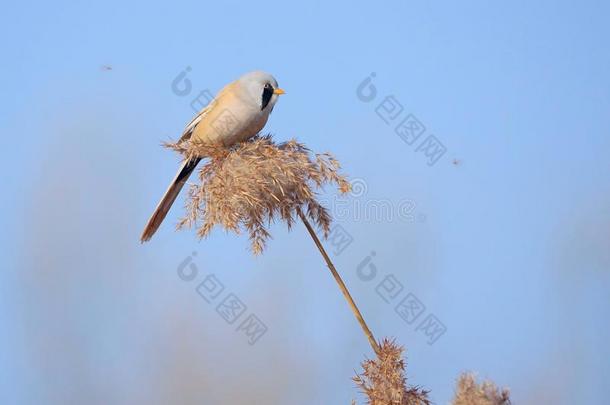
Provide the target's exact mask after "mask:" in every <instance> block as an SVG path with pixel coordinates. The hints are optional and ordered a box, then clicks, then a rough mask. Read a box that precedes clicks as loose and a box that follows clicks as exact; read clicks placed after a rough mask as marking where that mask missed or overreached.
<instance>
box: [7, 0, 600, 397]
mask: <svg viewBox="0 0 610 405" xmlns="http://www.w3.org/2000/svg"><path fill="white" fill-rule="evenodd" d="M609 12H610V6H608V4H607V3H604V2H601V1H600V2H596V1H588V2H564V1H559V2H558V1H539V2H536V4H531V2H525V1H518V2H511V3H506V4H504V3H503V4H500V3H498V2H495V3H493V4H491V3H489V2H484V1H478V2H470V1H467V2H460V3H459V4H458V3H451V2H443V3H439V2H435V3H430V2H424V1H393V2H390V1H388V2H386V1H382V2H366V3H365V2H339V3H332V4H329V3H327V2H322V1H311V2H307V3H306V4H300V3H287V2H280V1H270V2H252V3H242V2H231V1H226V2H188V1H177V2H172V3H171V4H166V3H164V2H150V1H146V2H144V1H136V2H130V3H128V4H127V3H123V2H118V1H113V0H109V1H104V2H97V3H87V2H64V1H61V0H60V1H56V2H41V1H38V2H27V1H25V2H9V3H6V4H5V5H4V7H3V12H2V15H1V16H0V43H1V50H2V52H1V55H2V63H1V64H0V73H1V74H0V81H1V83H2V89H3V94H4V97H2V98H1V100H0V111H1V113H0V116H1V119H0V131H1V132H2V134H3V137H4V138H3V139H4V145H5V146H4V148H3V151H2V159H1V162H2V163H1V164H2V172H3V173H4V176H3V177H2V179H3V188H2V190H3V191H2V198H1V199H0V205H1V209H2V215H1V216H0V221H1V222H0V225H1V228H2V232H1V233H0V245H1V246H2V249H1V250H0V251H1V252H2V253H1V254H2V271H1V272H0V303H1V304H0V364H1V366H0V402H1V403H3V404H41V403H49V404H60V403H61V404H64V403H99V404H108V403H117V404H133V403H153V404H166V403H185V404H189V403H191V404H194V403H199V404H241V403H261V404H262V403H265V404H267V403H268V404H348V403H350V401H351V400H352V399H357V400H358V401H360V402H361V401H362V397H361V396H360V394H358V392H357V389H356V388H355V387H354V383H353V382H352V381H351V380H350V378H351V377H352V376H353V375H354V371H355V370H358V369H359V363H360V361H362V360H364V358H365V357H367V356H368V357H370V356H372V352H371V349H370V346H369V345H368V342H367V341H366V339H365V337H364V335H363V334H362V332H361V330H360V328H359V326H358V323H357V322H356V320H355V319H354V317H353V315H352V314H351V312H350V311H349V308H348V306H347V304H346V303H345V301H344V298H343V297H342V296H341V294H340V292H339V290H338V289H337V287H336V285H335V282H334V280H333V279H332V277H331V276H330V274H329V272H328V270H327V269H326V267H325V265H324V263H323V261H322V259H321V257H320V255H319V253H318V252H317V250H316V248H315V246H314V244H313V242H312V241H311V239H310V238H309V236H308V235H307V233H306V230H305V229H304V227H303V226H302V225H300V224H297V226H296V227H295V228H294V229H293V230H292V231H290V232H288V231H287V229H286V227H285V225H284V224H276V225H274V226H273V227H272V228H271V229H272V234H273V237H274V239H273V240H271V241H270V243H269V246H268V249H267V251H266V252H265V253H264V255H262V256H259V257H253V256H252V255H251V253H250V252H249V250H248V248H249V243H248V240H247V238H245V237H237V236H235V235H231V234H226V233H225V232H224V231H223V230H220V229H218V230H216V231H215V232H214V233H213V235H212V237H211V238H209V239H207V240H204V241H201V242H200V241H198V240H197V238H196V235H195V233H194V231H192V230H187V231H181V232H175V231H174V224H175V223H176V222H177V221H178V219H179V218H180V217H181V216H182V214H183V212H184V211H183V207H182V206H183V202H184V194H183V195H182V196H181V197H180V199H179V201H178V202H177V204H175V206H174V207H173V209H172V211H171V212H170V215H169V216H168V218H167V220H166V221H165V223H164V224H163V225H162V227H161V229H160V230H159V231H158V233H157V234H156V235H155V237H154V238H153V239H152V241H151V242H150V243H147V244H144V245H141V244H140V243H139V236H140V232H141V231H142V228H143V226H144V224H145V222H146V220H147V219H148V217H149V215H150V214H151V212H152V210H153V209H154V207H155V205H156V204H157V202H158V200H159V198H160V197H161V195H162V193H163V192H164V191H165V189H166V187H167V185H168V184H169V181H170V180H171V179H172V178H173V176H174V174H175V171H176V170H177V167H178V162H179V157H178V156H176V155H175V154H174V153H172V152H170V151H168V150H165V149H163V148H162V147H160V144H161V142H162V141H167V140H170V139H176V138H177V137H178V136H179V134H180V133H181V131H182V129H183V127H184V125H185V124H186V123H187V122H188V121H189V120H190V119H191V118H192V116H193V115H194V110H193V106H195V108H199V107H200V106H201V104H198V102H205V99H200V97H199V96H200V94H207V93H205V92H206V91H209V92H211V93H215V92H216V91H218V90H219V89H220V88H221V87H222V86H223V85H224V84H226V83H228V82H230V81H232V80H234V79H235V78H237V77H238V76H240V75H241V74H243V73H245V72H248V71H251V70H256V69H262V70H266V71H269V72H271V73H272V74H273V75H274V76H275V77H276V78H277V79H278V81H279V83H280V85H281V87H282V88H284V89H285V90H286V92H287V94H286V95H285V96H282V98H281V100H280V101H279V102H278V104H277V105H276V107H275V110H274V112H273V114H272V116H271V118H270V120H269V123H268V124H267V127H266V131H269V132H270V133H272V134H274V136H275V138H276V139H277V140H288V139H291V138H297V139H298V140H300V141H302V142H304V143H306V144H307V145H308V146H309V147H310V148H312V149H313V150H315V151H318V152H324V151H329V152H332V153H333V154H334V155H335V156H336V157H337V158H338V159H339V160H340V161H341V163H342V165H343V170H344V172H345V173H346V174H348V175H349V176H350V178H352V179H354V181H357V182H358V190H357V191H356V192H354V193H353V194H352V195H351V196H349V197H348V198H344V199H342V200H341V201H338V200H336V199H335V197H334V196H335V190H333V189H332V188H328V189H326V190H325V191H324V193H323V194H322V195H321V199H322V200H323V201H325V204H326V205H327V206H328V207H329V208H330V209H331V210H332V212H333V215H334V216H335V219H336V222H335V223H336V224H337V225H339V226H340V227H337V228H335V229H334V231H333V235H332V238H331V239H330V240H329V241H327V242H326V245H327V247H328V250H329V252H330V253H331V256H332V258H333V260H334V261H335V264H336V265H337V267H338V269H339V271H340V273H341V274H342V275H343V276H344V278H345V282H346V283H347V285H348V286H349V288H350V289H351V291H352V294H353V296H354V298H355V299H356V301H357V302H358V304H359V306H360V309H361V310H362V312H363V314H364V316H365V318H366V319H367V321H368V323H369V325H370V327H371V329H372V330H373V332H374V333H375V335H376V337H377V338H382V337H384V336H389V337H395V338H396V339H397V340H398V341H399V342H400V343H401V344H403V345H405V347H406V356H407V362H408V366H407V374H408V378H409V382H410V383H411V384H416V385H421V386H423V387H424V388H426V389H429V390H431V394H430V396H431V399H432V400H433V401H434V403H436V404H446V403H448V402H449V400H450V398H451V397H452V394H453V389H454V383H455V379H456V378H457V377H458V375H459V373H460V372H462V371H465V370H472V371H476V372H477V373H478V375H479V377H480V378H482V379H483V378H491V379H493V380H494V381H495V382H496V383H497V384H498V385H499V386H507V387H509V388H510V389H511V393H512V398H513V400H514V402H515V403H519V404H542V403H545V404H546V403H553V404H574V403H582V404H601V403H603V402H604V401H605V399H606V398H607V397H608V395H610V388H609V386H608V384H607V382H608V379H609V377H610V363H609V362H608V359H609V358H610V357H609V356H610V349H609V348H608V345H607V342H608V341H609V339H610V323H609V322H608V314H609V311H610V295H609V294H608V289H609V287H610V273H609V271H610V249H609V248H608V244H609V241H610V231H609V227H610V188H609V180H610V171H609V168H610V164H609V160H608V157H607V155H608V151H609V148H610V138H609V137H608V132H609V129H610V115H609V114H608V111H609V107H610V96H609V94H610V76H609V74H608V72H609V71H610V49H609V48H608V37H609V35H610V31H609V30H608V24H607V19H608V15H609ZM400 135H402V137H401V136H400ZM181 275H182V277H181ZM185 275H186V276H185ZM211 275H213V276H214V277H215V278H214V279H213V280H214V282H215V283H216V285H222V286H223V287H224V288H223V289H222V291H221V293H219V295H218V296H217V297H215V298H214V299H210V300H209V301H210V302H208V301H206V299H204V296H205V294H201V293H202V290H201V283H202V282H203V281H204V280H206V278H207V279H208V281H209V280H210V277H211ZM208 285H209V284H208ZM231 294H232V295H231ZM227 297H232V298H227ZM208 298H209V297H208ZM234 298H237V299H238V302H239V303H240V305H238V306H239V308H241V309H240V313H239V317H237V318H236V319H229V320H226V319H225V317H223V315H222V314H223V313H224V312H223V311H222V310H221V305H222V304H223V302H224V303H226V300H233V301H235V300H234ZM414 298H415V299H414ZM405 300H411V301H410V302H415V303H416V304H417V305H416V307H417V308H419V310H418V311H416V312H414V313H412V314H411V315H409V316H404V312H401V311H400V310H398V308H400V304H401V303H403V304H404V303H405V302H407V301H405ZM242 312H243V313H242ZM401 313H402V314H403V317H401V316H400V314H401ZM225 315H226V314H225ZM251 315H253V316H255V317H256V318H252V317H251ZM247 319H250V320H253V319H255V320H258V321H260V323H259V324H258V325H259V326H260V328H258V329H256V330H255V331H254V332H256V333H254V332H253V331H252V330H251V329H248V325H249V324H247V323H246V324H244V322H245V321H246V320H247ZM604 342H606V344H604ZM251 343H253V344H251Z"/></svg>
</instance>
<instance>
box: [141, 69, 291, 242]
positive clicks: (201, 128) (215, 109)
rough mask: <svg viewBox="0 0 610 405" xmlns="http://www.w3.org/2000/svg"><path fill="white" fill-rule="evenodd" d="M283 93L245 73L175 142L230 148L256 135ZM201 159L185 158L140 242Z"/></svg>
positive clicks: (267, 78)
mask: <svg viewBox="0 0 610 405" xmlns="http://www.w3.org/2000/svg"><path fill="white" fill-rule="evenodd" d="M282 94H285V91H284V90H283V89H281V88H280V87H279V86H278V83H277V80H275V78H274V77H273V76H272V75H271V74H269V73H266V72H262V71H254V72H250V73H246V74H244V75H243V76H241V77H240V78H238V79H237V80H235V81H233V82H231V83H229V84H227V85H226V86H225V87H224V88H223V89H222V90H220V91H219V92H218V94H217V95H216V97H214V100H212V101H211V102H210V103H209V104H208V105H207V106H205V107H204V108H203V109H202V110H201V111H200V112H199V113H197V115H195V117H194V118H193V119H192V120H191V122H189V123H188V125H187V126H186V128H185V129H184V131H183V132H182V135H181V136H180V139H179V141H178V142H184V141H191V142H197V143H204V144H217V145H223V146H226V147H228V146H231V145H234V144H235V143H237V142H242V141H245V140H247V139H249V138H252V137H253V136H255V135H257V134H258V133H259V132H260V131H261V130H262V129H263V128H264V126H265V124H266V123H267V120H268V119H269V114H271V111H273V107H274V106H275V103H276V102H277V100H278V97H279V96H280V95H282ZM201 159H202V157H194V158H188V159H185V160H184V162H183V163H182V166H181V167H180V169H179V170H178V173H176V176H175V177H174V179H173V180H172V182H171V183H170V185H169V187H168V188H167V191H166V192H165V194H164V195H163V197H162V198H161V200H160V201H159V204H157V207H156V208H155V211H154V212H153V214H152V215H151V217H150V219H149V220H148V222H147V223H146V226H145V227H144V231H143V232H142V236H141V237H140V242H141V243H144V242H146V241H149V240H150V238H152V236H153V235H154V233H155V232H156V231H157V229H159V225H161V222H163V220H164V219H165V216H166V215H167V213H168V211H169V209H170V208H171V206H172V204H173V203H174V201H175V200H176V197H178V194H179V193H180V190H182V187H183V186H184V184H185V183H186V181H187V179H188V178H189V176H190V175H191V173H192V172H193V171H194V170H195V168H196V167H197V164H199V162H200V161H201Z"/></svg>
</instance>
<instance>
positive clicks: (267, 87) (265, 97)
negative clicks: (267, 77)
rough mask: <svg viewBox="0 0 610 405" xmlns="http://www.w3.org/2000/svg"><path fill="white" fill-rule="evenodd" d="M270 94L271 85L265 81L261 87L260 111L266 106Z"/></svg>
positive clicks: (271, 92) (271, 94)
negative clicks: (262, 87)
mask: <svg viewBox="0 0 610 405" xmlns="http://www.w3.org/2000/svg"><path fill="white" fill-rule="evenodd" d="M271 96H273V87H272V86H271V85H270V84H269V83H267V84H265V88H264V89H263V99H262V100H261V111H262V110H264V109H265V107H267V104H269V101H271Z"/></svg>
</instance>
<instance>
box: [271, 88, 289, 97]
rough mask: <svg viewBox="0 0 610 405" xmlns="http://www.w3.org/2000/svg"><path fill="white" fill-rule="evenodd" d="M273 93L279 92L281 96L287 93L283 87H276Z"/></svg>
mask: <svg viewBox="0 0 610 405" xmlns="http://www.w3.org/2000/svg"><path fill="white" fill-rule="evenodd" d="M273 94H277V95H278V96H281V95H282V94H286V92H285V91H284V90H282V89H275V90H273Z"/></svg>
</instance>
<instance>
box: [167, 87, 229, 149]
mask: <svg viewBox="0 0 610 405" xmlns="http://www.w3.org/2000/svg"><path fill="white" fill-rule="evenodd" d="M234 86H235V82H232V83H229V84H227V85H226V86H225V87H223V88H222V90H220V91H219V92H218V94H217V95H216V97H214V100H212V101H210V103H209V104H208V105H206V106H205V107H203V109H202V110H201V111H199V112H198V113H197V115H195V117H194V118H193V119H192V120H191V122H189V123H188V125H187V126H186V127H185V128H184V131H183V132H182V135H181V136H180V139H179V141H178V142H183V141H188V140H189V139H190V138H191V135H193V132H194V131H195V128H196V127H197V125H198V124H199V123H200V122H201V120H203V118H204V117H205V116H206V115H207V114H208V113H209V112H210V111H212V110H213V109H214V106H215V105H216V104H217V103H219V102H220V100H221V99H223V98H224V96H226V95H227V94H230V93H231V92H232V91H233V90H232V88H233V87H234Z"/></svg>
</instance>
